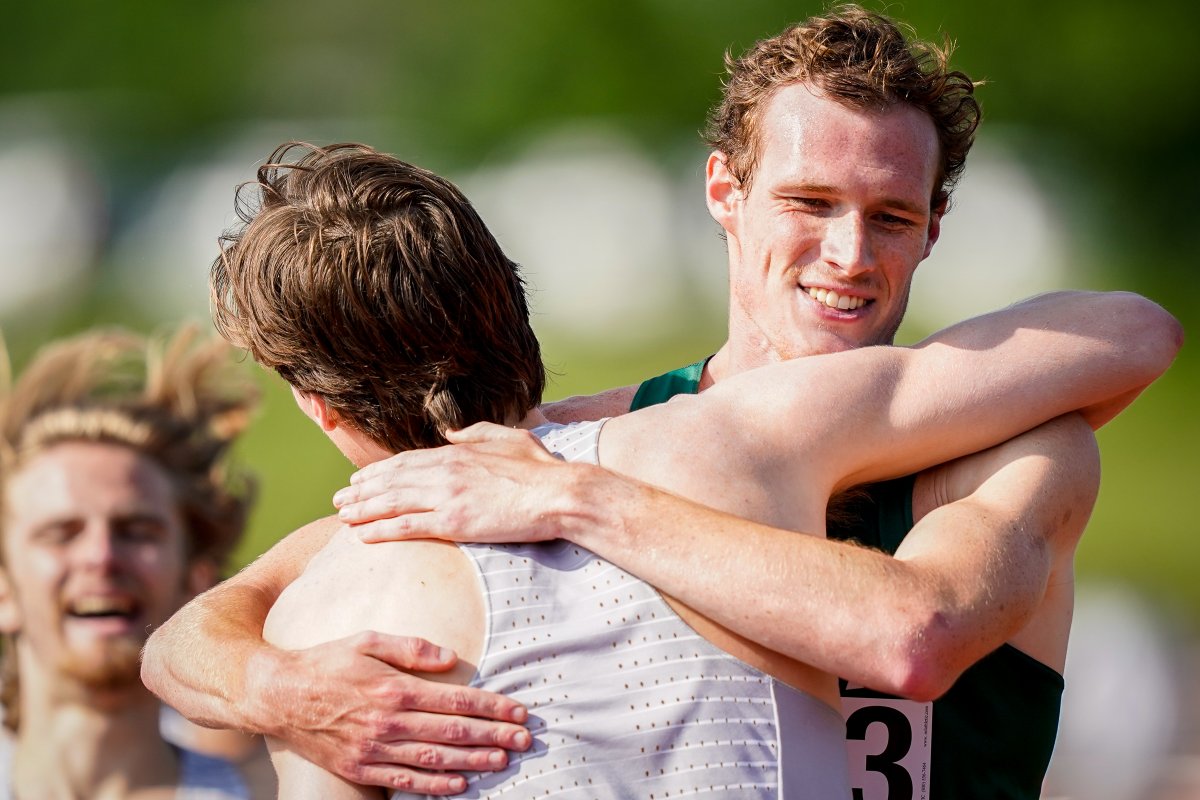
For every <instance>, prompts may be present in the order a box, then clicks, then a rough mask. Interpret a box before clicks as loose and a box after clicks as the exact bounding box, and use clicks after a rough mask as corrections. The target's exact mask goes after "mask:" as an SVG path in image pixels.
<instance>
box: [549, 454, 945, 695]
mask: <svg viewBox="0 0 1200 800" xmlns="http://www.w3.org/2000/svg"><path fill="white" fill-rule="evenodd" d="M575 492H576V494H575V496H576V497H577V498H578V499H579V502H578V503H577V504H573V506H572V508H573V511H572V512H571V513H564V514H559V515H557V516H556V519H557V520H558V521H559V522H560V524H561V535H562V536H563V538H566V539H570V540H572V541H575V542H576V543H578V544H580V545H582V546H584V547H587V548H588V549H590V550H592V551H594V552H596V553H597V554H599V555H601V556H603V557H604V558H607V559H608V560H610V561H612V562H614V563H616V564H617V565H619V566H621V567H622V568H623V569H626V570H629V571H630V572H631V573H633V574H635V575H637V576H638V577H639V578H641V579H643V580H645V581H647V582H648V583H650V584H652V585H654V586H655V587H657V588H658V589H659V590H660V591H662V592H664V593H665V594H668V595H670V596H672V597H676V598H678V599H679V600H681V601H683V602H684V603H686V604H687V605H688V606H690V607H691V608H693V609H694V610H696V611H698V612H699V613H701V614H703V615H704V616H706V617H708V618H710V619H712V620H714V621H716V622H718V623H720V624H721V625H724V626H725V627H727V628H729V629H731V630H733V631H735V632H736V633H738V634H740V635H742V636H745V637H746V638H748V639H751V640H753V641H755V642H758V643H760V644H762V645H765V646H766V647H769V648H771V649H772V650H775V651H777V652H779V653H782V654H784V655H787V656H790V657H792V658H795V659H798V660H800V661H803V662H806V663H808V664H811V665H813V666H815V667H818V668H819V669H823V670H825V671H828V672H833V673H834V674H837V675H840V676H842V677H846V678H849V679H852V680H854V681H856V682H860V683H865V684H867V685H870V686H874V687H877V688H881V689H896V688H899V687H900V686H901V685H902V683H903V679H902V678H901V677H898V676H897V675H895V674H894V672H895V670H894V668H893V666H892V665H894V664H896V663H897V662H898V661H902V660H903V657H904V656H905V655H906V654H905V653H904V652H902V651H903V649H904V648H905V647H906V646H907V645H906V642H908V641H910V639H911V638H912V637H911V636H910V635H907V634H906V633H905V635H902V632H904V631H905V629H909V630H911V631H913V634H914V635H915V634H916V631H915V629H916V628H917V627H919V624H920V623H919V622H918V620H920V619H921V617H923V616H924V617H927V616H928V614H927V613H923V612H922V609H924V608H927V607H929V606H931V605H933V604H934V602H935V600H941V599H942V598H940V597H938V596H937V587H936V586H934V585H931V584H930V583H929V582H928V581H925V580H923V576H921V575H920V573H919V571H917V570H914V569H912V568H910V567H909V565H907V564H904V563H902V562H898V561H896V560H895V559H893V558H891V557H889V556H887V555H885V554H883V553H879V552H875V551H871V550H867V549H865V548H860V547H853V546H849V545H844V544H840V543H835V542H829V541H826V540H824V539H823V538H820V537H817V536H810V535H806V534H802V533H795V532H791V531H785V530H780V529H777V528H772V527H769V526H766V525H760V524H757V523H754V522H750V521H748V520H744V519H740V518H738V517H734V516H731V515H728V514H724V513H721V512H717V511H714V510H712V509H709V508H707V507H704V506H700V505H698V504H695V503H692V502H690V501H687V500H684V499H682V498H680V497H677V496H675V495H672V494H669V493H666V492H662V491H659V490H657V489H655V488H653V487H650V486H647V485H645V484H641V483H637V482H633V481H629V480H626V479H624V478H620V477H617V476H615V475H612V474H611V473H607V472H605V471H604V470H600V469H595V470H592V471H591V472H590V474H588V475H587V476H586V477H583V476H580V477H579V479H578V480H577V481H576V488H575ZM883 592H886V593H887V595H886V596H881V595H882V593H883ZM942 611H943V612H944V611H945V608H944V607H943V608H942Z"/></svg>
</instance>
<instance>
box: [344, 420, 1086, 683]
mask: <svg viewBox="0 0 1200 800" xmlns="http://www.w3.org/2000/svg"><path fill="white" fill-rule="evenodd" d="M467 434H470V435H471V436H473V438H472V439H471V441H472V442H473V444H470V445H462V446H458V447H452V448H442V449H440V450H438V451H428V453H427V458H424V459H422V460H421V461H419V462H417V461H414V462H411V463H410V464H409V468H408V469H407V470H406V471H405V472H404V476H405V479H407V480H410V481H414V482H418V483H420V484H422V485H421V487H420V488H419V489H418V490H417V491H416V493H415V494H413V495H409V494H408V492H407V489H406V488H405V487H401V486H399V485H398V484H396V483H395V482H393V483H392V488H391V489H389V490H387V491H386V492H379V493H374V494H372V495H371V497H372V499H370V500H368V501H366V502H364V503H362V504H358V505H355V506H353V507H348V508H349V510H350V515H355V514H358V513H362V514H364V515H365V516H368V517H369V516H373V515H374V512H373V511H372V510H371V508H372V507H374V508H375V511H383V510H390V508H388V509H385V508H384V506H383V505H382V504H384V503H386V504H395V503H401V504H404V503H411V507H412V508H413V509H414V512H413V513H409V514H407V515H405V516H401V517H398V518H395V519H379V520H378V521H377V522H373V523H371V524H369V525H365V526H362V529H363V531H364V532H365V533H367V534H368V536H369V538H376V537H380V536H382V537H389V538H391V537H395V536H402V535H414V536H446V537H450V536H453V537H455V538H470V539H473V540H489V539H490V540H496V541H498V540H500V537H502V536H505V535H508V536H511V531H512V530H523V531H524V530H528V531H529V533H530V538H554V537H562V538H566V539H570V540H572V541H575V542H577V543H579V544H581V545H583V546H585V547H588V548H589V549H591V550H593V551H595V552H597V553H599V554H601V555H603V556H604V557H606V558H608V559H609V560H611V561H613V562H615V563H617V564H618V565H620V566H622V567H623V568H625V569H628V570H630V571H631V572H633V573H635V574H637V575H638V576H639V577H641V578H643V579H644V580H646V581H648V582H650V583H652V584H653V585H655V586H657V587H658V588H659V589H661V590H662V591H664V592H666V593H668V594H670V595H671V596H673V597H677V598H679V599H680V600H682V601H683V602H685V603H687V604H688V605H689V606H691V607H692V608H694V609H695V610H696V611H699V612H700V613H701V614H704V615H705V616H707V617H710V618H711V619H713V620H715V621H717V622H719V623H721V624H722V625H725V626H726V627H728V628H730V629H732V630H734V631H736V632H737V633H739V634H741V635H743V636H746V637H748V638H750V639H752V640H754V641H757V642H759V643H761V644H764V645H766V646H768V647H770V648H772V649H774V650H777V651H779V652H781V653H784V654H786V655H789V656H791V657H793V658H797V659H799V660H801V661H804V662H806V663H809V664H812V665H813V666H816V667H818V668H820V669H824V670H826V671H829V672H833V673H835V674H839V675H841V676H843V677H846V678H849V679H851V680H853V681H855V682H858V683H864V684H866V685H869V686H872V687H875V688H878V689H881V690H885V691H889V692H893V693H896V694H903V695H906V696H910V697H914V698H918V699H927V698H931V697H934V696H937V695H939V694H941V693H942V692H943V691H945V689H947V688H948V687H949V686H950V684H951V683H952V682H953V681H954V679H955V678H956V677H957V676H958V675H959V674H960V673H961V671H962V670H963V669H965V668H966V667H967V666H969V665H970V664H972V663H974V661H976V660H978V659H979V658H980V657H982V656H983V655H985V654H986V653H988V652H989V651H991V650H992V649H994V648H995V647H997V646H999V645H1000V644H1001V643H1002V642H1004V641H1005V640H1006V639H1008V638H1010V637H1011V636H1012V635H1013V634H1014V633H1015V632H1016V631H1017V630H1018V629H1020V628H1021V627H1022V626H1023V625H1025V624H1026V622H1027V621H1028V620H1029V618H1030V615H1031V614H1032V613H1033V612H1034V610H1035V609H1036V608H1037V607H1038V606H1039V603H1040V602H1041V601H1042V599H1043V594H1044V590H1045V585H1046V580H1047V576H1048V574H1049V571H1050V569H1051V565H1052V564H1053V563H1054V562H1055V561H1056V559H1057V560H1062V559H1063V558H1065V559H1066V560H1067V561H1068V562H1069V559H1070V555H1071V554H1072V553H1073V551H1074V545H1075V542H1076V541H1077V539H1078V536H1079V535H1080V533H1081V532H1082V530H1083V525H1084V523H1085V521H1086V519H1087V516H1088V514H1089V512H1090V509H1091V503H1092V502H1093V500H1094V496H1095V489H1096V483H1097V481H1098V462H1097V459H1096V450H1095V442H1094V439H1093V437H1092V435H1091V430H1090V428H1089V427H1088V426H1087V425H1086V423H1084V422H1082V421H1081V419H1080V418H1078V417H1066V418H1064V419H1062V420H1056V421H1054V422H1051V423H1048V424H1047V425H1044V426H1042V427H1041V428H1039V429H1037V430H1035V431H1032V432H1030V433H1028V434H1026V435H1024V436H1022V437H1019V438H1018V439H1015V440H1013V441H1011V442H1008V443H1006V444H1004V445H1001V446H999V447H997V448H994V449H992V450H989V451H986V452H984V453H980V454H976V455H974V456H970V457H968V458H965V459H962V460H960V461H958V462H954V463H953V464H950V465H945V466H943V467H940V468H938V470H936V471H934V472H931V473H930V474H929V475H928V476H925V477H923V480H928V482H929V483H930V484H931V489H930V492H931V493H932V494H933V495H934V496H935V497H936V498H937V499H938V502H941V503H943V505H941V506H940V507H939V508H937V509H935V510H933V511H931V512H929V513H928V514H927V515H926V516H925V517H924V518H923V519H921V520H920V521H919V522H918V524H917V525H916V527H915V528H914V529H913V531H912V532H911V533H910V534H909V535H908V537H907V538H906V539H905V541H904V544H903V546H902V547H901V549H900V551H899V552H898V553H897V554H896V558H892V557H891V556H888V555H886V554H883V553H880V552H877V551H873V550H868V549H866V548H861V547H857V546H852V545H847V544H844V543H841V542H832V541H826V540H824V539H822V538H820V537H815V536H806V535H803V534H797V533H794V532H791V531H787V530H781V529H778V528H772V527H769V526H766V525H760V524H757V523H754V522H749V521H747V520H744V519H741V518H738V517H735V516H731V515H728V514H724V513H721V512H718V511H714V510H712V509H710V508H707V507H704V506H701V505H698V504H695V503H692V502H690V501H688V500H685V499H683V498H681V497H679V496H677V495H674V494H670V493H668V492H664V491H661V490H659V489H656V488H654V487H651V486H649V485H647V484H644V483H640V482H636V481H632V480H629V479H626V478H623V477H620V476H618V475H615V474H613V473H612V472H610V471H608V470H604V469H601V468H597V467H592V466H588V465H583V464H565V463H563V462H560V461H558V460H556V459H553V458H551V457H550V456H549V455H548V454H546V453H545V451H544V450H542V449H541V448H540V446H536V449H535V445H536V443H534V442H532V441H531V440H529V439H528V437H526V436H524V435H522V434H521V433H520V432H517V431H512V430H510V429H504V428H500V427H497V426H488V427H486V428H485V427H478V428H475V429H474V430H473V431H472V430H470V429H469V431H468V432H467ZM463 436H464V435H459V436H458V437H457V438H459V439H460V440H461V439H462V438H463ZM379 475H380V477H379V478H378V479H380V480H382V479H383V477H382V476H385V475H388V473H379ZM365 480H366V481H371V480H376V478H371V477H369V476H368V477H367V478H366V479H365ZM438 487H441V488H440V489H439V488H438ZM368 488H369V487H368ZM418 495H419V496H420V497H421V498H423V500H422V504H420V505H419V506H418V504H417V502H416V498H417V496H418ZM380 498H387V499H386V500H383V499H380ZM430 498H432V502H431V501H430ZM479 504H482V505H483V507H487V508H488V509H489V514H487V515H486V516H478V515H475V514H473V513H472V512H471V509H472V507H475V508H478V507H480V505H479ZM418 507H419V509H420V510H416V509H417V508H418ZM1030 654H1031V655H1033V656H1034V657H1037V658H1040V659H1042V660H1044V661H1047V662H1049V663H1051V664H1052V665H1053V662H1054V660H1055V659H1054V654H1053V653H1051V652H1031V653H1030Z"/></svg>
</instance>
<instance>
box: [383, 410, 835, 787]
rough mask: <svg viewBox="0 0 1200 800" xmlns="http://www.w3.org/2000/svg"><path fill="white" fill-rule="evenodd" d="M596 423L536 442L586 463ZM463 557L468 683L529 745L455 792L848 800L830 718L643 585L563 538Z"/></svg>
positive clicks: (475, 550)
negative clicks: (470, 655)
mask: <svg viewBox="0 0 1200 800" xmlns="http://www.w3.org/2000/svg"><path fill="white" fill-rule="evenodd" d="M602 424H603V422H602V421H601V422H590V423H580V424H576V425H572V426H567V427H564V426H558V425H553V426H543V427H541V428H538V429H537V430H536V431H535V433H537V434H538V435H539V436H541V437H542V440H543V442H544V444H545V445H546V446H547V447H548V448H549V449H550V450H551V451H552V452H556V453H559V454H560V455H561V456H562V457H564V458H566V459H567V460H569V461H586V462H590V463H597V458H596V442H597V439H598V436H599V432H600V427H601V425H602ZM462 549H463V551H464V552H465V553H466V554H467V556H468V557H469V558H470V559H471V560H472V562H473V563H474V564H475V566H476V568H477V570H478V574H479V578H480V581H481V583H482V586H483V595H484V602H485V608H486V620H487V622H486V638H485V641H484V648H483V658H482V659H481V661H482V663H481V664H480V665H479V669H478V672H477V674H476V676H475V678H474V679H473V680H472V682H471V685H472V686H477V687H479V688H482V689H488V690H490V691H493V692H500V693H502V694H505V695H507V696H509V697H512V698H513V699H515V700H519V701H520V702H522V703H524V704H525V705H526V706H527V707H528V708H529V714H530V717H529V729H530V732H531V733H532V734H533V740H534V742H533V746H532V747H531V748H530V749H529V750H528V751H526V752H525V753H512V754H510V756H509V758H510V764H509V766H508V768H507V769H505V770H504V771H502V772H498V773H485V774H474V775H468V781H469V785H468V789H467V791H466V793H464V794H463V795H461V796H462V797H467V798H485V797H486V798H493V797H494V798H534V797H537V798H545V797H554V798H581V799H582V798H623V799H625V798H628V799H630V800H632V799H633V798H646V799H647V800H660V799H661V798H680V797H691V796H704V797H708V798H727V797H738V798H786V799H787V800H843V799H844V798H849V797H850V789H849V787H848V782H847V780H848V779H847V767H846V748H845V725H844V723H843V720H842V718H841V716H840V715H839V714H838V713H837V712H836V711H834V710H833V709H832V708H830V707H829V706H828V705H826V704H825V703H823V702H821V701H819V700H817V699H816V698H814V697H812V696H810V695H808V694H806V693H804V692H801V691H798V690H796V689H793V688H791V687H790V686H787V685H786V684H783V683H781V682H780V681H778V680H776V679H774V678H772V677H771V676H769V675H766V674H764V673H763V672H761V671H759V670H758V669H755V668H754V667H751V666H749V665H748V664H745V663H744V662H742V661H740V660H738V659H736V658H734V657H733V656H731V655H729V654H728V653H726V652H724V651H723V650H721V649H720V648H718V647H716V646H715V645H713V644H711V643H710V642H708V641H707V640H706V639H704V638H703V637H701V636H700V635H699V634H698V633H696V631H694V630H693V629H692V628H691V627H689V626H688V625H687V624H686V623H685V622H684V621H683V620H682V619H681V618H680V617H679V615H678V614H676V613H675V612H674V611H673V610H672V609H671V608H670V606H668V605H667V604H666V602H665V601H664V600H663V598H662V597H661V596H660V595H659V594H658V592H657V591H656V590H655V589H654V588H653V587H651V586H650V585H649V584H646V583H644V582H643V581H640V580H638V579H637V578H634V577H633V576H631V575H629V574H628V573H626V572H624V571H623V570H621V569H618V568H617V567H615V566H614V565H612V564H610V563H608V562H607V561H604V560H603V559H601V558H599V557H597V556H596V555H595V554H594V553H591V552H589V551H587V550H585V549H583V548H580V547H577V546H576V545H574V544H571V543H570V542H565V541H562V540H556V541H553V542H544V543H538V544H532V545H463V546H462ZM394 796H396V797H401V796H405V795H394Z"/></svg>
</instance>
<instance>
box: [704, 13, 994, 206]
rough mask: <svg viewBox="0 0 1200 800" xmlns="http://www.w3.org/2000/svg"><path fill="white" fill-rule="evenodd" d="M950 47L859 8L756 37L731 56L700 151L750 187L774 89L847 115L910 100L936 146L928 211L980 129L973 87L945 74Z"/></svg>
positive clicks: (941, 197)
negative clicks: (787, 89)
mask: <svg viewBox="0 0 1200 800" xmlns="http://www.w3.org/2000/svg"><path fill="white" fill-rule="evenodd" d="M952 50H953V48H952V46H951V45H950V44H949V43H948V42H947V43H945V44H943V45H941V46H939V45H936V44H933V43H929V42H922V41H918V40H916V39H915V38H912V37H911V36H906V35H905V31H904V30H903V29H902V28H901V27H900V25H898V24H897V23H896V22H894V21H893V20H891V19H888V18H887V17H885V16H883V15H881V14H876V13H873V12H870V11H867V10H865V9H863V8H861V7H860V6H857V5H845V6H839V7H837V8H835V9H833V10H832V11H830V12H829V13H827V14H823V15H820V16H815V17H810V18H809V19H807V20H805V21H804V22H801V23H798V24H796V25H793V26H791V27H789V28H787V29H786V30H784V31H783V32H782V33H780V34H778V35H776V36H772V37H771V38H769V39H763V40H762V41H760V42H757V43H756V44H755V45H754V46H753V47H751V48H750V49H749V50H747V51H746V52H745V53H743V54H742V55H741V56H740V57H738V58H734V57H733V56H732V55H731V54H728V53H727V54H726V56H725V65H726V70H727V72H728V76H727V79H726V81H725V86H724V91H723V93H722V96H721V102H720V104H718V105H717V107H716V108H714V109H713V111H712V113H711V114H710V115H709V124H708V129H707V131H706V134H705V138H706V141H707V142H708V144H709V145H710V146H711V147H713V148H714V149H716V150H720V151H721V152H722V153H724V154H725V156H726V157H727V159H728V164H729V169H730V171H731V172H732V173H733V175H734V177H736V178H737V179H738V180H739V181H741V182H742V183H743V184H744V185H745V186H747V187H749V184H750V183H751V181H752V179H753V175H754V169H755V166H756V163H757V156H758V147H759V141H758V138H759V130H758V126H759V121H760V120H761V117H762V114H763V110H764V108H765V107H766V104H767V102H768V101H769V100H770V99H771V97H772V96H773V95H774V93H775V91H776V90H777V89H779V88H780V87H782V86H787V85H790V84H793V83H807V84H809V85H810V86H811V87H812V88H813V89H815V90H817V91H819V92H822V93H824V94H826V95H827V96H829V97H830V98H832V99H834V100H836V101H837V102H839V103H843V104H846V105H848V106H850V107H853V108H862V109H885V108H887V107H889V106H892V105H894V104H896V103H908V104H910V105H912V106H914V107H916V108H917V109H919V110H921V111H923V112H925V113H927V114H929V116H930V118H931V119H932V120H933V124H934V127H935V128H936V130H937V136H938V143H939V145H940V149H941V161H940V164H939V170H938V176H937V181H936V182H935V188H934V196H933V198H932V205H933V206H935V207H936V206H939V205H941V204H942V203H944V202H945V201H946V200H947V199H949V196H950V192H951V191H952V190H953V188H954V184H955V183H956V182H957V180H958V179H959V177H961V175H962V171H963V169H964V167H965V166H966V159H967V153H968V152H969V151H970V149H971V145H972V143H973V142H974V138H975V129H976V128H977V127H978V125H979V116H980V111H979V104H978V102H977V101H976V100H975V97H974V96H973V93H974V90H975V84H974V82H972V81H971V79H970V78H969V77H967V76H966V75H965V74H964V73H962V72H958V71H952V70H951V69H950V67H949V61H950V55H951V51H952Z"/></svg>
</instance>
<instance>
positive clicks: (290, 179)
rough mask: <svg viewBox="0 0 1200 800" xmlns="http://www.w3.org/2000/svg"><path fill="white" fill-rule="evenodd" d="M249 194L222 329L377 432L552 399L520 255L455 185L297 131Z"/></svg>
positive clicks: (428, 427)
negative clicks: (310, 141) (311, 140)
mask: <svg viewBox="0 0 1200 800" xmlns="http://www.w3.org/2000/svg"><path fill="white" fill-rule="evenodd" d="M296 153H298V154H299V155H298V157H294V160H291V159H292V158H293V156H294V154H296ZM289 160H290V163H289ZM247 189H249V190H251V192H252V193H253V194H254V195H255V197H253V198H251V199H250V200H247V197H246V194H247V191H246V190H247ZM236 205H237V211H238V216H239V218H240V219H241V220H242V222H243V223H244V225H243V226H241V227H240V228H238V229H236V230H233V231H230V232H227V233H226V234H225V235H224V236H223V237H222V239H221V242H222V252H221V255H220V256H219V257H218V258H217V260H216V261H215V262H214V263H213V267H212V275H211V289H212V306H213V319H214V321H215V322H216V325H217V329H218V330H219V331H220V332H221V334H222V335H223V336H225V337H226V338H227V339H228V340H229V341H230V342H232V343H233V344H235V345H237V346H239V347H244V348H246V349H247V350H249V351H250V353H251V354H252V355H253V356H254V359H255V360H256V361H258V362H259V363H260V364H262V365H263V366H267V367H271V368H273V369H275V371H276V372H278V373H279V374H280V375H281V376H282V377H283V378H284V380H286V381H287V382H288V383H290V384H291V385H292V386H294V387H295V388H297V389H299V390H300V391H303V392H310V393H315V394H317V395H320V396H321V397H322V398H324V400H325V402H326V403H327V404H328V405H329V406H330V407H331V408H332V409H333V410H334V411H335V412H337V413H338V414H339V415H340V416H342V417H344V418H345V419H347V420H349V421H350V423H351V424H352V425H353V426H354V427H356V428H357V429H359V430H360V431H362V432H363V433H365V434H367V435H368V436H370V437H371V438H372V439H374V440H375V441H376V442H378V443H379V444H381V445H383V446H385V447H387V448H388V449H390V450H393V451H400V450H406V449H410V448H415V447H428V446H433V445H437V444H441V443H443V442H444V438H443V436H442V433H443V431H445V430H446V429H449V428H461V427H463V426H465V425H469V424H471V423H474V422H479V421H490V422H504V421H505V420H507V419H510V418H513V417H522V416H524V415H525V414H526V413H527V412H528V411H529V410H530V409H531V408H533V407H534V406H535V405H537V403H538V402H539V400H540V399H541V394H542V390H543V389H544V387H545V370H544V367H543V366H542V361H541V351H540V348H539V346H538V341H537V337H536V336H535V335H534V333H533V329H532V328H531V327H530V324H529V311H528V307H527V305H526V300H525V287H524V284H523V282H522V280H521V276H520V273H519V271H518V267H517V265H516V264H514V263H513V262H512V261H510V260H509V259H508V258H507V257H506V256H505V255H504V252H503V251H502V250H501V249H500V245H499V244H498V243H497V242H496V240H495V238H494V237H493V236H492V234H491V232H490V231H488V229H487V227H486V226H485V225H484V224H483V221H482V220H481V219H480V218H479V215H478V214H477V213H476V212H475V209H474V208H472V207H471V204H470V203H469V202H468V201H467V199H466V198H465V197H464V196H463V195H462V193H461V192H459V191H458V189H456V188H455V187H454V186H453V185H452V184H451V183H450V182H449V181H446V180H445V179H443V178H440V177H438V176H437V175H434V174H433V173H432V172H429V171H427V170H423V169H421V168H419V167H415V166H413V165H411V164H407V163H405V162H403V161H400V160H399V159H397V158H394V157H392V156H390V155H386V154H383V153H379V152H377V151H375V150H373V149H371V148H370V147H367V146H365V145H361V144H337V145H331V146H329V147H312V146H311V145H306V144H303V143H298V142H292V143H288V144H284V145H282V146H281V147H279V148H277V149H276V150H275V152H274V153H272V154H271V156H270V157H269V159H268V162H267V163H266V164H265V165H264V166H262V167H261V168H260V169H259V170H258V180H257V182H251V183H247V184H244V185H243V186H242V187H239V190H238V194H237V200H236Z"/></svg>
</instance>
